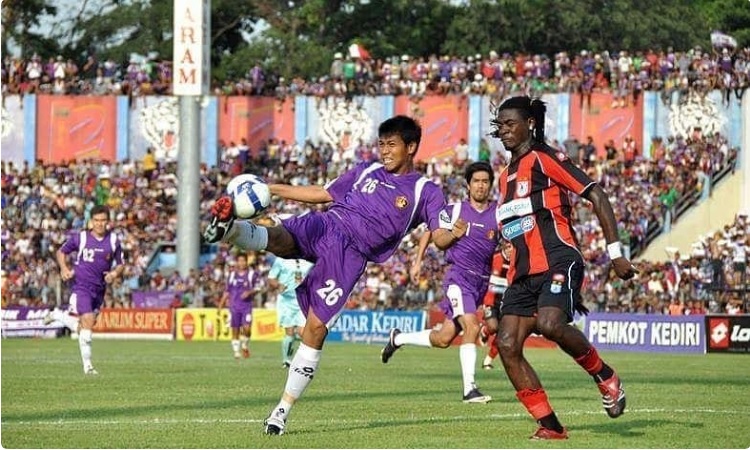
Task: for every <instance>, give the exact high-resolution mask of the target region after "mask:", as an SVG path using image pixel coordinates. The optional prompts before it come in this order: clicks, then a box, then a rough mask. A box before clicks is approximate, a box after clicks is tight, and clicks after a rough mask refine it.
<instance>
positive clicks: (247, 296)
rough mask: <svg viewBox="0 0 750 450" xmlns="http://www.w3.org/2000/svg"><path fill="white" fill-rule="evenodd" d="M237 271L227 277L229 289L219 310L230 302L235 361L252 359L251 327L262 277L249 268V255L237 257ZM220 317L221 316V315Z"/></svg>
mask: <svg viewBox="0 0 750 450" xmlns="http://www.w3.org/2000/svg"><path fill="white" fill-rule="evenodd" d="M235 264H236V266H235V269H233V270H231V271H230V272H229V276H228V277H227V289H226V291H224V294H223V295H222V296H221V298H220V299H219V305H218V309H219V311H221V309H222V308H223V307H224V306H225V305H226V304H227V300H228V301H229V327H230V328H231V329H232V351H233V352H234V357H235V359H240V356H241V357H243V358H249V357H250V347H249V346H248V342H249V341H250V334H251V327H252V325H253V300H254V299H255V294H256V292H257V286H258V281H259V280H260V276H259V274H258V272H257V271H255V270H252V269H249V268H248V266H247V255H246V254H244V253H240V254H238V255H237V260H236V262H235ZM219 316H221V315H220V314H219Z"/></svg>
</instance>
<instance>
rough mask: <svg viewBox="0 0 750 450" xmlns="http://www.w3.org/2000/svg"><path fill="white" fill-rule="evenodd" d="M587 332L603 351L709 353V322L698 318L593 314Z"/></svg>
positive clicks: (696, 316) (584, 328) (701, 317)
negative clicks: (706, 332)
mask: <svg viewBox="0 0 750 450" xmlns="http://www.w3.org/2000/svg"><path fill="white" fill-rule="evenodd" d="M583 320H584V324H583V332H584V333H585V334H586V337H588V338H589V340H590V341H591V343H592V344H594V346H596V348H598V349H600V350H626V351H638V352H657V353H705V352H706V339H705V338H706V336H705V331H704V329H705V319H704V316H702V315H695V316H662V315H656V314H608V313H591V314H589V315H588V316H586V317H585V318H584V319H583Z"/></svg>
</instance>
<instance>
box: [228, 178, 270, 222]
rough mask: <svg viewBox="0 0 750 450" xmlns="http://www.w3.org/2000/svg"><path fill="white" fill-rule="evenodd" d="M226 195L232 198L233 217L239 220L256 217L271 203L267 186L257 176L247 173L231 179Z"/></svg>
mask: <svg viewBox="0 0 750 450" xmlns="http://www.w3.org/2000/svg"><path fill="white" fill-rule="evenodd" d="M227 195H229V196H230V197H232V204H233V205H234V216H235V217H237V218H240V219H250V218H252V217H255V216H257V215H258V214H260V213H261V212H263V210H265V209H266V208H268V205H269V204H270V203H271V191H270V190H269V189H268V184H266V182H265V181H263V179H262V178H260V177H259V176H256V175H252V174H249V173H245V174H242V175H237V176H236V177H234V178H232V179H231V180H230V181H229V184H228V185H227Z"/></svg>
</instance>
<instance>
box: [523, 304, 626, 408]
mask: <svg viewBox="0 0 750 450" xmlns="http://www.w3.org/2000/svg"><path fill="white" fill-rule="evenodd" d="M537 328H538V330H539V332H540V333H541V334H542V335H543V336H544V337H546V338H547V339H549V340H551V341H553V342H555V343H556V344H557V345H559V346H560V348H561V349H563V351H564V352H565V353H567V354H568V355H570V356H571V357H573V359H575V361H576V362H577V363H578V365H580V366H581V367H582V368H583V369H584V370H585V371H586V372H587V373H588V374H589V375H591V376H592V377H593V378H594V382H596V385H597V387H598V388H599V392H600V393H601V394H602V404H603V405H604V410H605V411H606V412H607V414H608V415H609V417H612V418H616V417H620V416H621V415H622V414H623V413H624V412H625V391H624V390H623V388H622V383H621V382H620V378H619V377H618V376H617V374H616V373H615V371H614V370H613V369H612V368H611V367H610V366H609V365H607V364H606V363H605V362H604V361H602V359H601V358H600V357H599V353H598V352H597V351H596V348H594V346H593V345H591V343H590V342H589V340H588V339H586V336H585V335H584V334H583V332H582V331H581V330H579V329H578V328H576V327H574V326H573V325H570V324H568V321H567V315H566V313H565V312H564V311H562V310H561V309H560V308H558V307H555V306H545V307H541V308H539V315H538V318H537Z"/></svg>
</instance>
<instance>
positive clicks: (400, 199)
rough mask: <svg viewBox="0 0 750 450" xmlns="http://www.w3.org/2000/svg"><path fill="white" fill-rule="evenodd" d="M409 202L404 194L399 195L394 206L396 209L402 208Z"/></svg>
mask: <svg viewBox="0 0 750 450" xmlns="http://www.w3.org/2000/svg"><path fill="white" fill-rule="evenodd" d="M408 204H409V200H407V199H406V197H405V196H403V195H399V196H398V197H396V207H397V208H398V209H404V208H406V206H407V205H408Z"/></svg>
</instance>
